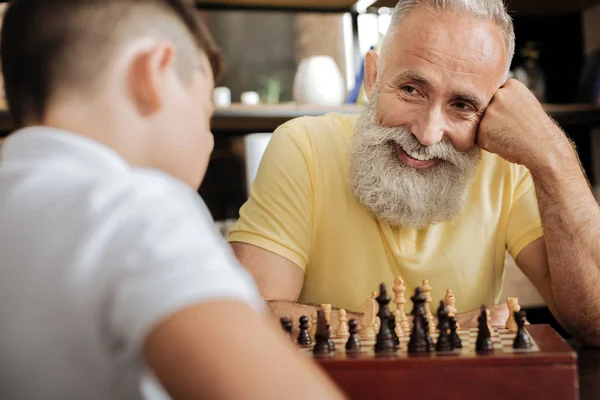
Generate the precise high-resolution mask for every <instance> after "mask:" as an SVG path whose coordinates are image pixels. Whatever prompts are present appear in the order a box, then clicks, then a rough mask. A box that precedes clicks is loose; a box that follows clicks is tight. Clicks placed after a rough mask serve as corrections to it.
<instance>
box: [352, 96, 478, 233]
mask: <svg viewBox="0 0 600 400" xmlns="http://www.w3.org/2000/svg"><path fill="white" fill-rule="evenodd" d="M376 107H377V97H374V98H373V99H372V101H371V102H370V103H369V104H368V105H367V106H366V108H365V110H364V111H363V114H362V115H361V116H360V118H359V120H358V123H357V125H356V131H355V134H354V142H353V148H352V154H351V162H350V182H351V186H352V192H353V194H354V195H355V196H356V198H357V199H358V200H359V201H360V202H361V203H362V204H363V205H364V206H366V207H367V208H368V209H369V210H370V211H371V212H372V213H373V214H374V216H375V217H376V218H377V219H379V220H381V221H384V222H387V223H389V224H390V225H392V226H406V227H416V228H424V227H427V226H430V225H432V224H435V223H439V222H442V221H447V220H450V219H452V218H454V217H456V216H457V215H458V214H460V212H461V211H462V209H463V207H464V204H465V200H466V196H467V191H468V186H469V183H470V182H471V180H472V178H473V176H474V175H475V171H476V169H477V165H478V163H479V160H480V158H481V150H480V149H479V147H477V146H474V147H473V148H471V149H470V150H468V151H467V152H465V153H461V152H458V151H457V150H456V149H455V148H454V146H453V145H452V144H451V143H450V142H449V141H448V140H447V139H444V140H443V141H442V142H439V143H436V144H434V145H432V146H428V147H426V146H423V145H421V143H419V141H418V140H417V139H416V138H415V136H414V135H413V134H412V133H411V132H410V130H409V129H407V128H406V127H403V126H400V127H382V126H378V125H377V123H376ZM396 145H400V146H401V147H402V148H404V149H409V150H417V151H419V152H421V154H423V155H426V156H433V157H435V158H437V159H438V160H437V162H436V164H435V165H433V166H432V167H430V168H426V169H415V168H412V167H409V166H407V165H404V164H403V163H402V162H401V161H400V160H399V159H398V155H397V152H396Z"/></svg>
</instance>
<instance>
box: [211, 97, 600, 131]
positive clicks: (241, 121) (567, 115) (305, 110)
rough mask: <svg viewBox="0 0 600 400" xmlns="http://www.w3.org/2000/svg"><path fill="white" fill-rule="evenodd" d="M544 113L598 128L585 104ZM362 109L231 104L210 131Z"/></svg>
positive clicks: (598, 118)
mask: <svg viewBox="0 0 600 400" xmlns="http://www.w3.org/2000/svg"><path fill="white" fill-rule="evenodd" d="M544 109H545V110H546V111H547V112H548V114H549V115H550V116H551V117H552V118H554V119H555V120H556V121H557V122H558V123H559V124H560V125H561V126H562V127H564V128H569V127H575V126H577V127H586V126H600V107H596V106H593V105H587V104H570V105H556V104H548V105H544ZM360 111H361V106H357V105H344V106H340V107H316V106H307V105H297V104H287V105H277V106H244V105H241V104H234V105H232V106H231V107H228V108H223V109H218V110H217V111H216V112H215V115H214V118H213V121H212V130H213V131H214V132H215V134H220V135H245V134H248V133H260V132H273V131H274V130H275V129H276V128H277V127H278V126H280V125H281V124H284V123H285V122H287V121H289V120H291V119H294V118H298V117H302V116H307V115H308V116H317V115H324V114H327V113H330V112H335V113H340V114H358V113H360Z"/></svg>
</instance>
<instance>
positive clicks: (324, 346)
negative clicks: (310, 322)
mask: <svg viewBox="0 0 600 400" xmlns="http://www.w3.org/2000/svg"><path fill="white" fill-rule="evenodd" d="M315 342H316V343H315V346H314V347H313V354H316V355H327V354H329V353H331V349H330V347H329V328H328V327H327V320H326V319H325V314H324V313H323V311H321V310H319V311H317V332H316V333H315Z"/></svg>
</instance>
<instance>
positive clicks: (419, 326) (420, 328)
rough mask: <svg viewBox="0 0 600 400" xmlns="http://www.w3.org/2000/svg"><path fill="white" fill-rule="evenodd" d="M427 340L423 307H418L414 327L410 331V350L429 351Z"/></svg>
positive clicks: (412, 352) (411, 352)
mask: <svg viewBox="0 0 600 400" xmlns="http://www.w3.org/2000/svg"><path fill="white" fill-rule="evenodd" d="M427 351H428V350H427V341H426V339H425V321H424V319H423V313H422V312H421V309H417V310H416V313H415V314H413V329H412V331H411V332H410V340H409V341H408V352H409V353H410V354H415V353H427Z"/></svg>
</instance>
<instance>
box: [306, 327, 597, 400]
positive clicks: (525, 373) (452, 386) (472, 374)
mask: <svg viewBox="0 0 600 400" xmlns="http://www.w3.org/2000/svg"><path fill="white" fill-rule="evenodd" d="M527 330H528V331H529V333H530V335H531V337H532V338H533V340H534V342H535V345H536V346H537V347H535V348H534V349H532V350H531V351H526V352H524V353H521V352H516V353H515V352H513V351H512V344H511V345H509V347H510V349H509V348H508V346H506V345H503V346H501V347H499V348H496V350H495V351H494V352H493V353H487V354H483V355H482V354H477V353H475V352H474V351H473V348H472V347H471V346H469V345H467V347H465V343H468V341H465V338H464V336H463V334H461V339H463V347H464V348H463V350H462V351H459V352H458V353H452V354H447V355H440V354H438V353H426V354H424V355H418V356H414V355H409V354H407V353H406V351H405V350H399V351H397V352H395V353H394V354H393V355H392V356H390V357H378V356H376V355H374V354H373V353H372V351H371V352H370V351H369V350H366V352H365V351H364V350H363V352H362V353H361V354H360V355H359V356H355V357H352V356H350V355H346V354H345V352H344V351H343V347H342V350H341V351H338V350H337V346H338V345H337V343H336V352H335V354H333V355H330V356H325V357H320V356H313V357H315V359H316V360H317V362H318V363H319V364H320V366H321V367H322V368H323V369H324V370H325V372H326V373H327V374H328V375H329V376H330V377H331V378H332V379H333V380H334V381H335V382H336V383H337V384H338V385H339V386H340V387H341V388H342V390H344V391H345V392H346V393H347V394H348V396H349V397H350V398H351V399H357V400H359V399H383V398H386V399H393V398H407V399H413V398H415V399H421V398H423V399H456V400H459V399H460V400H463V399H485V400H505V399H511V400H517V399H522V400H531V399H560V400H576V399H578V398H579V393H580V390H579V378H578V372H577V368H578V361H577V353H576V352H575V350H574V349H573V348H572V347H571V346H570V345H569V344H568V343H567V342H566V341H565V340H563V339H562V338H561V337H560V336H559V335H558V334H557V333H556V332H555V331H554V330H553V329H552V328H551V327H550V326H549V325H531V326H529V327H528V328H527ZM434 340H435V338H434ZM493 340H494V338H493ZM471 345H472V346H474V343H471ZM590 354H592V355H593V353H590ZM586 355H587V353H586ZM585 360H587V356H586V358H585ZM586 362H589V361H586ZM591 364H593V362H591ZM587 365H588V364H586V365H584V366H587ZM590 370H591V371H592V372H588V369H586V370H585V375H583V376H582V378H583V379H586V381H584V383H585V384H586V385H587V384H588V381H587V379H588V377H590V374H592V375H591V379H590V381H589V382H592V381H593V377H594V376H593V371H594V367H593V365H591V366H590ZM597 371H598V370H597V368H596V372H597ZM591 384H593V383H590V386H589V387H588V386H586V387H585V388H584V389H585V396H588V394H589V393H591V392H590V391H591V390H592V389H593V388H592V386H591ZM582 393H583V391H582ZM592 394H593V393H592Z"/></svg>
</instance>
